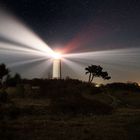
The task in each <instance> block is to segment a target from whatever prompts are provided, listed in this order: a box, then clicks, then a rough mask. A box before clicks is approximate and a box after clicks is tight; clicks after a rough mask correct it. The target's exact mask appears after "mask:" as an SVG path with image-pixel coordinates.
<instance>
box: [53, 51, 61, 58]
mask: <svg viewBox="0 0 140 140" xmlns="http://www.w3.org/2000/svg"><path fill="white" fill-rule="evenodd" d="M52 57H53V58H54V59H61V58H62V55H61V53H59V52H54V53H52Z"/></svg>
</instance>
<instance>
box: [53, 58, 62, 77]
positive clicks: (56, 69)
mask: <svg viewBox="0 0 140 140" xmlns="http://www.w3.org/2000/svg"><path fill="white" fill-rule="evenodd" d="M52 78H53V79H61V59H60V58H54V60H53V74H52Z"/></svg>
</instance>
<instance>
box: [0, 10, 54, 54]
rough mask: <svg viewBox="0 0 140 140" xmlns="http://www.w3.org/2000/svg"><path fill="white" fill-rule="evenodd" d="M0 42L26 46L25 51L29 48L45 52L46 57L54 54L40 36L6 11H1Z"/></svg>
mask: <svg viewBox="0 0 140 140" xmlns="http://www.w3.org/2000/svg"><path fill="white" fill-rule="evenodd" d="M0 40H2V41H3V40H9V41H13V42H17V43H20V44H23V45H25V47H24V48H25V49H26V48H27V46H29V47H30V48H31V49H33V50H38V51H41V52H45V53H46V55H47V54H49V53H53V50H52V49H51V48H50V47H49V46H48V45H47V44H46V43H45V42H43V41H42V40H41V39H40V38H39V36H37V35H36V34H35V33H34V32H33V31H31V30H30V29H29V28H28V27H27V26H26V25H25V24H23V23H22V22H21V21H19V20H18V19H17V18H16V17H15V16H14V15H11V14H9V13H8V12H5V11H4V10H0ZM5 48H6V47H5Z"/></svg>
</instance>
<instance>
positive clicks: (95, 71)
mask: <svg viewBox="0 0 140 140" xmlns="http://www.w3.org/2000/svg"><path fill="white" fill-rule="evenodd" d="M85 70H86V74H89V80H88V81H89V82H90V83H91V82H92V81H93V79H94V77H101V78H103V79H104V80H109V79H111V77H110V76H108V73H107V71H103V68H102V67H101V66H100V65H99V66H97V65H91V66H88V67H86V68H85Z"/></svg>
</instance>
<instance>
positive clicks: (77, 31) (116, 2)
mask: <svg viewBox="0 0 140 140" xmlns="http://www.w3.org/2000/svg"><path fill="white" fill-rule="evenodd" d="M4 3H5V6H6V7H8V8H9V9H11V11H12V12H14V13H15V14H16V15H17V16H18V17H19V18H20V19H22V20H23V21H24V22H25V23H26V24H27V25H28V26H29V27H30V28H32V29H33V30H34V31H35V32H36V33H37V34H38V35H39V36H40V37H41V38H42V39H43V40H44V41H45V42H47V43H48V44H49V45H50V46H51V47H52V48H53V47H58V46H59V47H62V46H63V47H64V48H65V47H67V46H69V45H72V46H70V47H72V49H71V51H76V50H78V52H79V50H81V51H84V50H104V49H110V48H113V49H114V48H116V47H117V48H122V47H134V46H136V47H137V46H139V45H140V1H139V0H4ZM77 42H78V43H77Z"/></svg>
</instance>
